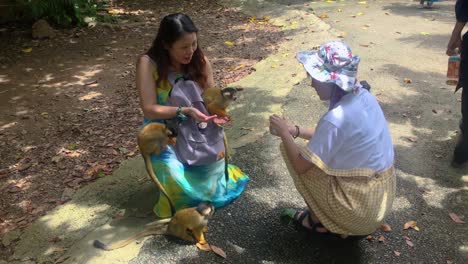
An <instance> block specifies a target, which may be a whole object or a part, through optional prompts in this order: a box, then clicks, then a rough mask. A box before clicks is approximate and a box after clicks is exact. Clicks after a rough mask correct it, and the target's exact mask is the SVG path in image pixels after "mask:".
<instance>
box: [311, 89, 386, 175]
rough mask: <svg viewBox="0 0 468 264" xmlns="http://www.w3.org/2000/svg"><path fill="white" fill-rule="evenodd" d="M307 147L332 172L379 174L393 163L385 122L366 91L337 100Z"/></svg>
mask: <svg viewBox="0 0 468 264" xmlns="http://www.w3.org/2000/svg"><path fill="white" fill-rule="evenodd" d="M307 147H308V148H309V149H310V150H311V151H312V152H313V153H315V154H316V155H317V156H319V157H320V158H321V159H322V161H323V162H324V163H325V164H327V165H328V167H330V168H332V169H340V170H347V169H355V168H367V169H372V170H375V171H381V170H384V169H386V168H388V167H390V166H391V165H392V164H393V159H394V152H393V144H392V139H391V137H390V132H389V130H388V126H387V121H386V119H385V116H384V114H383V112H382V109H381V108H380V106H379V104H378V102H377V100H376V99H375V97H374V96H373V95H372V94H370V93H369V92H368V91H367V90H366V89H359V90H358V92H357V94H347V95H345V96H344V97H343V98H341V100H340V101H339V102H338V103H337V105H336V106H335V108H333V109H332V110H330V111H328V112H327V113H326V114H325V115H324V116H323V117H322V118H321V119H320V121H319V123H318V124H317V127H316V129H315V133H314V136H313V137H312V138H311V139H310V141H309V143H308V145H307Z"/></svg>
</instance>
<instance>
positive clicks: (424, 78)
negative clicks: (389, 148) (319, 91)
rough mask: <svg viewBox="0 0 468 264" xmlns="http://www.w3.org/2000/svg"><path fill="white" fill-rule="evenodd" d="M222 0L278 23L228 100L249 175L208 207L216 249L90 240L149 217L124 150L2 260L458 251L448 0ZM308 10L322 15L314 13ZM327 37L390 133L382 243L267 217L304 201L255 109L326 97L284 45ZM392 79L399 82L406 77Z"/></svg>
mask: <svg viewBox="0 0 468 264" xmlns="http://www.w3.org/2000/svg"><path fill="white" fill-rule="evenodd" d="M221 2H222V3H223V4H225V5H228V6H237V7H238V8H240V9H241V10H242V11H243V12H245V13H247V14H250V15H257V16H258V17H261V16H263V15H269V16H271V19H272V23H275V24H277V25H279V26H282V27H283V29H284V31H285V33H286V35H287V36H286V39H287V40H286V41H285V42H284V43H282V44H281V47H280V50H279V51H278V53H277V54H273V55H271V56H270V57H268V58H266V59H265V60H263V61H262V62H260V63H258V64H257V65H255V68H256V72H254V73H253V74H251V75H250V76H247V77H245V78H244V79H242V80H240V81H239V82H238V83H236V85H240V86H243V87H245V88H246V91H245V93H244V94H243V96H242V98H241V99H240V100H239V103H237V104H236V106H235V107H234V109H233V115H234V118H235V123H234V126H233V127H232V128H230V129H228V130H227V133H228V136H229V138H230V140H231V146H232V148H233V151H234V152H235V155H233V160H232V162H233V163H234V164H236V165H239V166H240V167H241V168H242V169H243V170H244V171H245V172H246V173H248V174H249V175H250V177H251V181H250V183H249V185H248V187H247V189H246V191H245V193H244V194H243V195H242V196H241V197H240V198H238V199H237V200H236V201H234V202H233V203H232V204H231V205H229V206H227V207H225V208H222V209H219V210H218V211H217V212H216V214H215V215H214V217H213V219H212V221H211V222H210V223H209V228H210V232H209V233H208V235H207V239H208V241H209V242H210V243H211V244H213V245H216V246H218V247H221V248H223V249H224V250H225V251H226V253H227V259H225V260H224V259H222V258H220V257H217V256H216V255H214V254H210V253H207V252H201V251H198V250H197V249H196V248H195V247H194V246H193V245H190V244H186V243H182V242H180V241H177V240H175V239H172V238H166V237H153V238H149V239H146V240H144V242H143V243H134V244H131V245H129V246H127V247H125V248H122V249H119V250H115V251H113V252H104V251H99V250H96V249H94V248H93V247H92V246H91V244H92V241H93V240H94V239H96V238H101V239H102V240H104V241H106V242H108V241H115V240H118V239H119V238H122V237H126V236H127V235H128V234H130V233H132V232H134V231H135V230H138V229H139V228H141V227H140V226H141V225H143V224H144V223H147V222H149V221H150V220H151V217H148V216H147V213H149V212H150V211H151V206H152V203H153V201H154V199H155V194H154V193H153V188H152V184H151V183H150V182H148V181H147V180H146V175H145V172H144V170H143V165H142V161H141V159H140V158H137V159H134V160H130V161H128V162H125V163H124V164H123V165H122V167H121V168H120V169H119V170H118V171H117V172H116V173H115V174H114V175H113V176H112V177H108V178H104V179H101V180H99V181H98V182H96V183H93V184H91V185H89V186H86V187H84V188H83V189H81V190H79V191H78V192H77V193H76V194H75V195H74V197H73V199H72V201H70V202H69V203H67V204H65V205H63V206H60V207H58V208H57V209H56V210H54V211H53V212H51V213H50V214H48V215H46V216H44V217H42V218H41V219H39V220H38V221H37V222H36V223H35V224H34V225H33V226H32V227H30V228H28V229H27V230H25V232H24V233H23V234H22V235H21V240H20V242H19V244H18V247H17V251H16V254H15V256H14V258H15V259H12V262H13V263H14V262H27V261H29V260H28V259H30V260H31V261H37V262H53V261H54V260H56V259H57V258H59V256H62V259H60V260H63V261H64V262H65V263H120V262H122V263H224V262H226V263H450V261H451V263H466V262H467V260H468V243H467V239H466V237H467V225H466V224H465V225H459V224H456V223H455V222H453V221H452V220H451V219H450V217H449V216H448V213H449V212H454V213H456V214H457V215H459V216H460V217H465V218H464V219H465V221H466V220H467V218H466V217H468V210H467V189H466V183H467V181H468V172H467V171H466V170H455V169H452V168H451V167H450V166H449V165H448V164H449V161H450V158H451V152H452V148H453V145H454V142H455V136H456V131H457V120H458V119H459V118H460V115H459V114H458V113H459V110H458V108H459V102H458V101H457V99H458V98H459V94H456V95H453V92H452V90H451V89H452V88H451V87H448V86H446V85H445V78H444V75H445V70H446V60H447V58H446V56H445V55H444V52H445V45H446V42H447V40H448V37H449V34H450V31H451V27H452V23H453V21H454V16H453V8H452V5H453V2H452V1H446V2H441V3H436V8H434V9H433V10H423V9H418V8H417V6H418V3H417V2H410V1H397V0H390V1H366V4H359V3H358V1H338V2H317V3H313V2H310V1H299V0H292V1H287V0H279V1H257V0H246V1H226V0H223V1H221ZM359 2H360V1H359ZM312 9H313V10H314V11H315V14H316V15H317V16H318V15H322V14H327V16H328V18H324V19H323V21H322V20H320V19H318V18H317V17H316V16H313V15H311V12H312ZM339 10H341V12H340V11H339ZM361 13H362V14H361ZM358 14H359V15H358ZM352 16H355V17H352ZM329 25H331V26H332V27H330V26H329ZM421 32H427V33H429V34H425V33H424V34H421ZM338 36H344V39H345V41H346V42H348V44H350V46H351V47H352V49H353V51H354V53H356V54H359V55H361V57H362V63H361V65H360V79H362V80H367V81H369V83H370V84H371V85H372V90H371V91H372V93H373V94H374V95H376V97H377V98H378V99H379V101H380V102H381V104H382V107H383V109H384V111H385V113H386V116H387V118H388V121H389V125H390V129H391V133H392V137H393V140H394V144H395V150H396V166H397V168H398V171H397V176H398V191H397V199H396V201H395V203H394V207H393V212H392V213H391V214H390V215H389V217H388V218H387V223H388V224H390V225H391V227H392V229H393V231H392V232H390V233H385V234H384V236H385V241H384V242H378V241H376V240H374V241H370V242H369V241H367V240H365V239H364V240H360V241H352V242H327V241H323V240H320V239H317V238H315V237H313V236H310V235H307V234H301V233H297V232H296V231H295V230H292V229H291V228H289V227H285V226H282V225H281V224H280V221H279V217H278V216H279V212H280V210H281V208H284V207H296V208H301V207H304V206H305V204H304V202H303V201H302V199H301V197H300V196H299V194H298V193H297V192H296V190H295V188H294V184H293V182H292V179H291V178H290V177H289V175H288V174H287V172H286V168H285V166H284V163H283V161H282V159H281V157H280V155H279V151H278V144H279V141H278V140H277V139H276V138H274V137H272V136H270V135H268V133H267V118H268V116H269V115H270V114H272V113H284V114H285V115H286V116H287V117H290V118H291V119H292V120H294V122H297V123H298V124H300V125H302V126H306V125H307V126H314V125H315V124H316V123H317V121H318V120H319V118H320V116H321V115H322V114H323V113H324V112H325V111H326V109H327V107H326V104H324V103H323V102H320V101H319V100H318V97H317V96H316V95H315V94H314V92H313V89H312V88H310V83H309V82H308V81H307V79H306V78H305V74H304V72H303V70H302V68H301V67H300V65H299V64H298V63H296V61H295V59H294V54H295V52H297V51H298V50H301V49H307V48H311V47H313V46H316V45H318V44H320V43H322V42H323V41H326V40H330V39H337V38H338ZM272 66H274V67H272ZM404 78H410V79H411V80H412V83H411V84H405V83H404V82H403V79H404ZM433 110H435V111H433ZM408 138H411V139H412V140H408ZM120 209H126V217H125V218H124V219H120V220H115V219H112V217H111V216H112V215H114V214H115V212H117V211H118V210H120ZM410 220H415V221H417V223H418V226H419V227H420V231H419V232H417V231H415V230H403V224H404V223H405V222H407V221H410ZM380 234H381V233H380V232H376V233H375V234H374V236H376V237H377V236H379V235H380ZM55 236H61V237H62V238H63V240H62V241H60V242H58V243H56V244H55V246H54V247H52V246H51V245H50V244H49V243H47V241H48V240H50V239H51V238H54V237H55ZM404 236H408V237H410V238H411V239H412V241H413V243H414V247H412V248H411V247H409V246H408V245H407V244H406V242H405V240H404V238H403V237H404ZM394 251H398V252H400V253H401V255H400V256H396V255H395V253H394ZM21 260H23V261H21Z"/></svg>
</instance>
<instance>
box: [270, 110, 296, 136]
mask: <svg viewBox="0 0 468 264" xmlns="http://www.w3.org/2000/svg"><path fill="white" fill-rule="evenodd" d="M289 131H290V125H289V122H288V120H286V119H285V118H283V117H280V116H278V115H272V116H270V133H271V134H272V135H274V136H278V137H285V136H290V135H291V133H290V132H289Z"/></svg>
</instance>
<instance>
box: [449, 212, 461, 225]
mask: <svg viewBox="0 0 468 264" xmlns="http://www.w3.org/2000/svg"><path fill="white" fill-rule="evenodd" d="M449 216H450V218H452V220H453V221H454V222H455V223H457V224H464V223H465V221H463V220H461V219H460V217H458V215H456V214H455V213H449Z"/></svg>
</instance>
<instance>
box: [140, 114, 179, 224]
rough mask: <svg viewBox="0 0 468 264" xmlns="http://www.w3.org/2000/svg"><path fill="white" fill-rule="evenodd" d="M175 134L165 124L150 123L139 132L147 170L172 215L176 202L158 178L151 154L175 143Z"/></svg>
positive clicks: (158, 152) (157, 153)
mask: <svg viewBox="0 0 468 264" xmlns="http://www.w3.org/2000/svg"><path fill="white" fill-rule="evenodd" d="M173 136H174V134H173V132H171V130H169V129H168V128H167V127H166V126H165V125H164V124H160V123H150V124H148V125H146V126H144V127H143V128H142V129H141V130H140V131H139V133H138V140H137V141H138V148H139V149H140V152H141V155H142V156H143V159H144V161H145V167H146V171H147V172H148V175H149V177H150V178H151V180H152V181H153V182H154V183H155V184H156V186H157V187H158V189H159V190H160V191H161V192H162V193H163V194H164V195H165V196H166V198H167V200H168V201H169V205H170V207H171V216H173V215H174V214H175V207H174V203H173V202H172V200H171V197H169V195H168V194H167V192H166V190H165V189H164V186H163V185H162V184H161V183H160V182H159V180H158V178H157V177H156V175H155V174H154V171H153V166H152V165H151V159H150V155H151V153H154V154H155V155H159V154H160V153H161V152H162V151H163V150H164V148H165V147H166V145H168V144H169V145H175V137H173Z"/></svg>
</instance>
